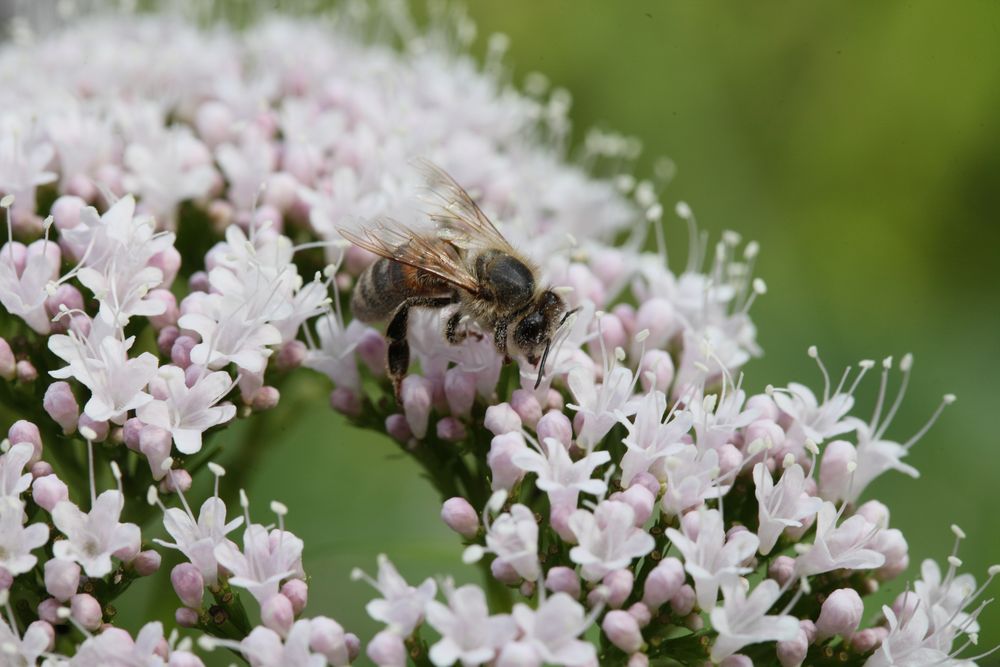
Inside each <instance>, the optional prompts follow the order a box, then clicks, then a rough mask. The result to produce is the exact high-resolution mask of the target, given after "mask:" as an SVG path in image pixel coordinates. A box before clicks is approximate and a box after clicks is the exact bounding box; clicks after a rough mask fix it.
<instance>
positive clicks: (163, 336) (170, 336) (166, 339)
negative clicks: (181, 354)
mask: <svg viewBox="0 0 1000 667" xmlns="http://www.w3.org/2000/svg"><path fill="white" fill-rule="evenodd" d="M180 335H181V330H180V329H178V328H177V327H174V326H166V327H163V328H162V329H160V331H159V333H157V334H156V349H157V350H159V351H160V354H162V355H163V356H170V351H171V350H172V349H173V347H174V343H176V342H177V337H178V336H180Z"/></svg>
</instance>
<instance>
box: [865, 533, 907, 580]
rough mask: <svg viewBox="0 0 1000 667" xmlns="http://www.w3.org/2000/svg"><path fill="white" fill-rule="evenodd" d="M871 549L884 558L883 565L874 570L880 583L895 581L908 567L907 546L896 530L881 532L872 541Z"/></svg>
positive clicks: (901, 535)
mask: <svg viewBox="0 0 1000 667" xmlns="http://www.w3.org/2000/svg"><path fill="white" fill-rule="evenodd" d="M871 548H872V549H874V550H875V551H878V552H879V553H881V554H882V555H884V556H885V563H884V564H883V565H882V567H880V568H878V569H877V570H875V576H876V577H877V578H878V579H879V580H880V581H888V580H889V579H895V578H896V577H898V576H899V575H900V574H902V573H903V572H904V571H905V570H906V568H907V567H909V566H910V554H909V545H908V544H907V543H906V538H905V537H903V533H902V532H901V531H899V530H897V529H896V528H889V529H888V530H883V531H881V532H879V534H878V535H876V536H875V539H874V540H872V544H871Z"/></svg>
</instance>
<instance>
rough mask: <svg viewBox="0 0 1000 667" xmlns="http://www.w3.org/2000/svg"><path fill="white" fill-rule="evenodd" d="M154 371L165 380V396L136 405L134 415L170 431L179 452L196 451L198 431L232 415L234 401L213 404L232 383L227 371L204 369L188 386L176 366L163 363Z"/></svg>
mask: <svg viewBox="0 0 1000 667" xmlns="http://www.w3.org/2000/svg"><path fill="white" fill-rule="evenodd" d="M158 374H159V376H160V378H162V379H163V381H164V383H165V388H166V393H167V397H166V398H165V399H163V400H157V399H154V400H152V401H150V402H149V403H146V404H145V405H143V406H140V407H139V409H138V410H137V411H136V416H138V417H139V419H141V420H142V421H143V422H144V423H146V424H152V425H153V426H159V427H160V428H162V429H166V430H167V431H170V433H171V435H173V438H174V444H175V445H177V449H178V450H179V451H180V452H181V453H182V454H194V453H196V452H198V451H199V450H200V449H201V436H202V433H204V432H205V431H207V430H208V429H210V428H212V427H213V426H218V425H219V424H224V423H225V422H227V421H229V420H230V419H232V418H233V417H234V416H235V415H236V407H235V406H234V405H217V404H218V402H219V401H220V400H222V398H223V397H224V396H225V395H226V394H227V393H229V390H230V389H231V388H232V386H233V381H232V378H231V377H230V376H229V374H228V373H226V372H223V371H215V372H206V373H204V374H203V375H201V376H200V377H198V378H197V379H196V380H195V381H194V384H192V385H191V386H190V387H189V386H188V384H187V382H186V381H185V375H184V371H183V370H182V369H180V368H178V367H177V366H164V367H163V368H161V369H160V370H159V373H158Z"/></svg>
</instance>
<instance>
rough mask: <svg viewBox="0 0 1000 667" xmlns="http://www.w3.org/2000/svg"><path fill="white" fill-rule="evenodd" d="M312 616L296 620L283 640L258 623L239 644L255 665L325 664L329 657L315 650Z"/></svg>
mask: <svg viewBox="0 0 1000 667" xmlns="http://www.w3.org/2000/svg"><path fill="white" fill-rule="evenodd" d="M310 626H311V623H310V621H309V619H301V620H298V621H296V622H295V623H294V624H293V625H292V628H291V630H289V631H288V636H287V637H285V639H284V641H282V639H281V635H279V634H278V633H277V632H275V631H274V630H271V629H270V628H266V627H264V626H263V625H258V626H257V627H255V628H254V629H253V630H251V631H250V634H249V635H247V636H246V637H244V638H243V640H242V641H241V642H240V644H239V651H240V652H241V653H242V654H243V655H244V657H246V659H247V661H248V662H249V663H250V664H251V665H253V667H326V665H327V661H326V658H325V657H324V656H323V655H322V654H320V653H313V651H312V647H311V646H310V643H309V640H310V637H311V628H310Z"/></svg>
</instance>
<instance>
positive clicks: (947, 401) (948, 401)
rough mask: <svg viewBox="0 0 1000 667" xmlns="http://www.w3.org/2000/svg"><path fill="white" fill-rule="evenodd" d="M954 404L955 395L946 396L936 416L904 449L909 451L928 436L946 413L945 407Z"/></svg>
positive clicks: (933, 416)
mask: <svg viewBox="0 0 1000 667" xmlns="http://www.w3.org/2000/svg"><path fill="white" fill-rule="evenodd" d="M954 402H955V394H945V395H944V397H943V398H942V399H941V403H939V404H938V407H937V410H935V411H934V414H932V415H931V418H930V419H928V420H927V423H926V424H924V426H923V428H921V429H920V430H919V431H917V432H916V434H914V436H913V437H912V438H910V439H909V440H907V441H906V442H905V443H903V447H905V448H906V449H909V448H910V447H912V446H913V445H915V444H916V443H917V441H918V440H920V438H922V437H924V436H925V435H926V434H927V431H929V430H930V429H931V427H932V426H934V423H935V422H936V421H937V420H938V417H940V416H941V413H942V412H944V409H945V407H946V406H948V405H951V404H952V403H954ZM886 421H888V420H886Z"/></svg>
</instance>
